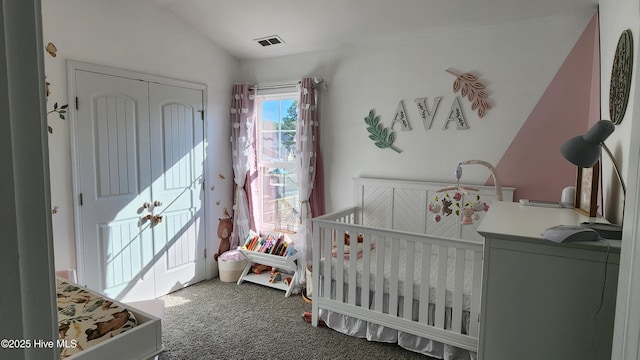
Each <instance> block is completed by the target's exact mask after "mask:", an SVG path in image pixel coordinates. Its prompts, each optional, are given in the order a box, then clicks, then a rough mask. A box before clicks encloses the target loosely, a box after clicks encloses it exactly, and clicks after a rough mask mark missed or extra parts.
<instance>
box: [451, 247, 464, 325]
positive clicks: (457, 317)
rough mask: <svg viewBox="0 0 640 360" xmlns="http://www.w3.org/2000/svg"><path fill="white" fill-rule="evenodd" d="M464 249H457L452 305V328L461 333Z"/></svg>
mask: <svg viewBox="0 0 640 360" xmlns="http://www.w3.org/2000/svg"><path fill="white" fill-rule="evenodd" d="M465 252H466V251H465V250H464V249H460V248H458V249H456V267H455V282H454V285H453V289H454V290H453V304H452V307H451V330H452V331H453V332H456V333H460V332H461V330H462V294H463V292H462V291H463V285H464V256H465Z"/></svg>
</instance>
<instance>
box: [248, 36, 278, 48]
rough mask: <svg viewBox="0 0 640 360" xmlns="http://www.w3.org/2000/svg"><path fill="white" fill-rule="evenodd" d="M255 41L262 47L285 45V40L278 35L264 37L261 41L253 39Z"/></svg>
mask: <svg viewBox="0 0 640 360" xmlns="http://www.w3.org/2000/svg"><path fill="white" fill-rule="evenodd" d="M253 40H254V41H255V42H257V43H258V44H260V45H262V46H271V45H277V44H283V43H284V40H282V38H281V37H280V36H278V35H271V36H267V37H263V38H260V39H253Z"/></svg>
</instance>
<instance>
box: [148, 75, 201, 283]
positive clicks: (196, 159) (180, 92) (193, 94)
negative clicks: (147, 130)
mask: <svg viewBox="0 0 640 360" xmlns="http://www.w3.org/2000/svg"><path fill="white" fill-rule="evenodd" d="M149 99H150V102H151V110H150V111H151V159H152V161H151V177H152V193H153V200H154V202H155V201H159V203H161V205H159V206H158V207H156V209H155V210H154V214H155V215H156V216H161V217H162V220H161V222H159V223H157V224H155V225H153V234H154V244H155V250H156V257H157V262H156V270H155V276H156V293H165V294H166V293H168V292H171V291H174V290H177V289H179V288H182V287H184V286H186V285H189V284H193V283H196V282H199V281H202V280H204V278H205V275H206V274H205V264H204V248H205V243H204V223H203V222H202V218H203V216H204V206H203V204H204V203H203V199H202V197H203V196H204V192H203V179H204V177H203V176H204V131H203V129H204V121H203V120H202V114H201V111H202V109H203V106H202V104H203V92H202V91H201V90H194V89H186V88H182V87H177V86H171V85H163V84H154V83H152V84H150V86H149Z"/></svg>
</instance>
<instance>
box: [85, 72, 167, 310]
mask: <svg viewBox="0 0 640 360" xmlns="http://www.w3.org/2000/svg"><path fill="white" fill-rule="evenodd" d="M76 89H77V94H78V104H79V107H78V111H77V125H76V126H77V134H78V136H77V139H76V141H77V146H78V159H77V160H78V169H79V171H78V177H79V179H77V180H78V183H79V189H80V194H79V195H80V197H81V201H82V204H81V206H80V207H79V209H80V220H81V223H82V230H81V234H82V237H81V238H80V239H78V240H77V241H82V243H83V244H82V254H81V256H82V259H79V261H83V264H84V266H83V268H84V269H85V272H84V273H85V274H84V275H85V277H84V279H85V283H86V285H87V286H88V287H89V288H91V289H94V290H97V291H99V292H101V293H104V294H106V295H107V296H109V297H112V298H115V299H118V300H139V299H145V298H147V299H148V298H150V297H153V296H154V294H155V291H154V282H155V279H154V261H153V256H154V251H153V242H152V240H153V239H152V236H151V235H152V234H151V232H150V231H145V230H146V229H147V228H148V227H149V224H150V222H145V223H142V222H141V221H140V219H141V218H142V217H144V216H145V215H146V210H145V209H144V208H143V204H144V202H146V201H149V199H151V179H150V173H151V171H150V169H151V165H150V150H149V149H150V146H149V103H148V84H147V83H146V82H141V81H136V80H130V79H125V78H122V77H116V76H109V75H103V74H96V73H92V72H86V71H80V70H77V71H76ZM78 200H79V201H80V199H78Z"/></svg>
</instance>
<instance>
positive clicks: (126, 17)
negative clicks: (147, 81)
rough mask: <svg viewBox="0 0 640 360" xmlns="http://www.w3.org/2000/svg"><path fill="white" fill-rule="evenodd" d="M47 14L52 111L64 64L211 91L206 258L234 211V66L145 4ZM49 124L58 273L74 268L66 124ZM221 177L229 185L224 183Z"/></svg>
mask: <svg viewBox="0 0 640 360" xmlns="http://www.w3.org/2000/svg"><path fill="white" fill-rule="evenodd" d="M42 14H43V16H42V17H43V32H44V42H45V43H47V42H53V43H55V45H56V46H57V48H58V56H57V57H55V58H53V57H51V56H49V55H46V54H45V61H46V63H45V69H46V75H47V80H48V81H49V82H50V83H51V91H52V94H51V96H50V98H49V101H48V109H51V108H52V107H53V103H54V102H58V103H59V104H63V103H68V102H69V100H68V99H67V95H66V94H67V84H66V64H65V60H66V59H72V60H78V61H83V62H88V63H95V64H100V65H106V66H112V67H117V68H122V69H127V70H134V71H139V72H144V73H149V74H154V75H160V76H165V77H170V78H176V79H180V80H188V81H193V82H198V83H204V84H206V85H207V87H208V99H207V101H206V107H207V125H206V126H207V133H206V137H207V158H208V161H207V166H208V169H207V171H206V176H207V178H206V180H207V188H208V189H207V192H206V193H207V199H206V201H207V208H206V224H207V226H209V227H210V229H211V231H208V235H207V244H206V246H207V248H208V253H209V254H213V253H215V252H216V251H217V248H218V243H219V239H218V238H217V235H216V232H215V224H217V219H218V218H219V217H221V216H222V209H223V208H224V207H228V208H229V209H231V207H232V195H231V191H232V183H231V181H232V180H231V179H232V169H231V154H230V146H229V133H230V132H229V125H228V124H229V120H228V119H229V110H228V109H229V106H230V104H231V89H232V85H233V83H234V81H235V79H236V78H237V77H238V76H237V70H238V63H237V61H236V60H235V59H234V58H233V57H231V56H230V55H229V54H227V53H226V52H224V51H222V50H220V49H219V48H216V47H215V46H214V45H212V44H211V43H210V42H208V41H207V40H206V39H204V38H203V37H202V36H200V35H199V34H197V33H196V32H194V31H192V30H191V29H190V28H188V27H187V26H186V25H185V24H183V23H181V22H178V21H177V20H176V19H175V18H173V17H171V16H169V15H167V14H166V13H165V12H163V11H161V10H159V9H157V8H156V7H154V6H153V5H150V4H149V3H147V2H145V1H127V0H111V1H100V0H58V1H45V2H44V3H43V6H42ZM49 124H50V125H51V126H52V127H53V129H54V132H53V134H51V135H50V136H49V148H50V165H51V188H52V191H51V193H52V206H57V207H58V212H57V214H55V215H54V216H53V230H54V243H55V265H56V268H57V269H61V268H76V257H75V250H76V249H75V235H74V215H73V201H74V194H73V193H72V177H71V147H70V141H71V139H70V129H69V122H68V121H63V120H60V119H58V118H57V115H55V114H52V115H50V117H49ZM218 173H220V174H223V175H225V176H226V179H227V180H221V179H220V178H219V177H218ZM212 185H213V186H215V190H213V191H212V190H210V188H211V186H212ZM217 201H220V205H216V202H217ZM209 263H213V261H210V262H208V263H207V264H208V265H209ZM207 268H208V269H209V273H208V276H211V271H212V270H211V269H210V267H209V266H207Z"/></svg>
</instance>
